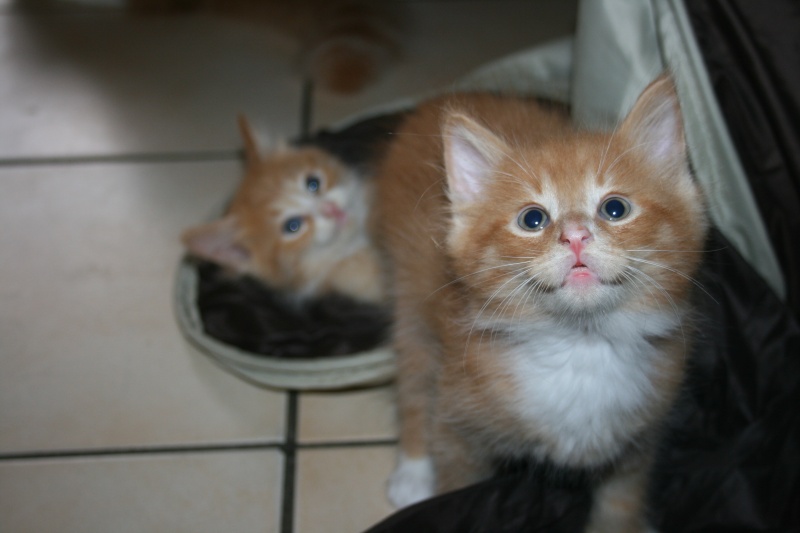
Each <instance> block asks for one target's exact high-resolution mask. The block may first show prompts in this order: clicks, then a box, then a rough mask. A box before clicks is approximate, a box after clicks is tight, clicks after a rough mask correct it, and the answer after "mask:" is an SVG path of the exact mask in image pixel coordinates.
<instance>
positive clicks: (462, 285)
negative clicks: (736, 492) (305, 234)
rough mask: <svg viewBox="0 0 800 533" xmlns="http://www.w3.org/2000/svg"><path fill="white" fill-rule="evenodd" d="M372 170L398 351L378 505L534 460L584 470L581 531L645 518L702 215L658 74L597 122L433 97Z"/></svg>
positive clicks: (665, 82)
mask: <svg viewBox="0 0 800 533" xmlns="http://www.w3.org/2000/svg"><path fill="white" fill-rule="evenodd" d="M377 178H378V180H377V181H378V193H377V196H376V201H377V204H376V208H375V209H374V213H373V216H374V225H375V226H376V227H377V229H378V235H379V239H380V240H376V242H380V244H381V246H384V247H385V251H386V255H387V258H388V261H387V264H388V265H389V266H390V267H391V272H390V277H389V285H390V286H391V287H392V291H393V295H392V297H393V301H394V313H395V331H394V340H393V344H394V348H395V351H396V352H397V356H398V381H397V389H398V410H399V421H400V454H399V458H398V465H397V468H396V470H395V472H394V473H393V474H392V476H391V478H390V480H389V486H388V490H389V498H390V500H391V501H392V502H393V503H394V504H395V505H397V506H404V505H409V504H411V503H413V502H415V501H418V500H421V499H423V498H427V497H429V496H431V495H433V494H437V493H442V492H445V491H450V490H454V489H457V488H460V487H464V486H466V485H469V484H472V483H474V482H477V481H479V480H481V479H484V478H487V477H488V476H490V475H491V474H492V471H493V465H495V464H497V462H498V461H500V462H502V461H514V460H523V461H525V460H533V461H534V462H541V463H544V464H548V465H553V466H555V467H556V468H557V469H558V468H563V469H568V470H570V471H579V472H588V473H589V474H590V476H589V477H590V479H592V480H593V494H594V503H593V508H592V511H591V514H590V517H589V523H588V525H587V528H586V531H589V532H593V533H594V532H605V533H626V532H637V533H638V532H643V531H646V530H647V528H648V525H647V519H646V509H645V493H646V489H647V483H648V470H649V467H650V463H651V462H652V458H653V453H654V450H655V447H656V443H657V442H658V439H659V431H660V428H661V426H662V422H663V421H664V420H665V418H666V415H667V412H668V411H669V409H670V407H671V405H672V404H673V401H674V400H675V398H676V395H677V393H678V390H679V387H680V385H681V382H682V377H683V373H684V367H685V365H686V357H687V354H688V353H689V344H690V333H691V330H692V324H691V318H690V316H691V308H690V293H691V292H692V291H691V289H692V285H693V280H692V275H693V274H694V273H695V271H696V269H697V267H698V263H699V258H700V256H701V254H700V253H699V252H700V251H701V250H702V247H703V245H704V240H705V236H706V231H707V228H708V221H707V218H706V211H705V207H704V202H703V200H702V196H701V192H700V190H699V188H698V186H697V185H696V183H695V182H694V180H693V177H692V176H691V174H690V171H689V166H688V163H687V154H686V146H685V143H684V136H683V129H682V119H681V116H680V109H679V104H678V99H677V96H676V93H675V89H674V86H673V83H672V81H671V80H670V79H669V78H668V77H662V78H660V79H658V80H656V81H655V82H654V83H653V84H651V85H650V86H649V87H648V88H647V89H646V90H645V91H644V92H643V93H642V95H641V96H640V97H639V99H638V101H637V102H636V104H635V105H634V107H633V109H632V110H631V112H630V113H629V115H628V116H627V118H626V119H625V120H624V121H623V122H622V123H621V124H620V125H619V127H618V128H617V129H616V130H615V131H614V132H612V133H599V132H588V131H580V130H577V129H575V128H574V127H573V126H572V125H571V124H570V122H569V120H568V117H567V116H566V115H565V114H563V113H561V112H558V111H556V110H550V109H545V108H543V107H541V106H540V105H537V104H536V103H535V102H533V101H531V100H523V99H517V98H504V97H497V96H491V95H485V94H474V95H452V96H447V97H443V98H440V99H437V100H435V101H432V102H430V103H428V104H424V105H422V106H421V107H419V108H418V110H417V111H416V112H414V113H413V114H412V115H411V116H410V118H408V119H407V120H406V122H405V123H404V124H403V125H402V126H401V127H400V128H399V130H398V133H397V134H396V136H395V141H394V142H393V144H392V145H391V146H390V148H389V151H388V152H387V156H386V158H385V159H384V161H383V163H382V165H381V167H380V169H379V172H378V174H377Z"/></svg>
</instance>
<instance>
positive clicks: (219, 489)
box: [0, 451, 282, 533]
mask: <svg viewBox="0 0 800 533" xmlns="http://www.w3.org/2000/svg"><path fill="white" fill-rule="evenodd" d="M281 465H282V460H281V456H280V454H279V453H278V452H273V451H258V452H254V451H249V452H225V453H204V454H193V455H192V454H187V455H164V456H142V457H114V458H102V459H92V460H84V459H66V460H47V461H44V460H41V461H30V462H28V461H20V462H4V463H0V531H8V532H25V531H31V532H36V533H48V532H53V533H56V532H58V533H62V532H66V531H80V532H82V533H94V532H96V533H108V532H111V531H113V532H114V533H126V532H131V533H140V532H142V531H154V532H155V531H169V532H174V533H178V532H187V533H189V532H191V533H203V532H207V533H219V532H222V531H224V532H226V533H235V532H242V533H254V532H263V533H277V532H278V531H279V524H280V501H281V499H280V489H281V477H282V472H281V470H282V466H281Z"/></svg>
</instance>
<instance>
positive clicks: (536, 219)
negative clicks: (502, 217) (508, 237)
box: [517, 207, 550, 231]
mask: <svg viewBox="0 0 800 533" xmlns="http://www.w3.org/2000/svg"><path fill="white" fill-rule="evenodd" d="M549 222H550V217H548V216H547V213H545V212H544V210H543V209H540V208H538V207H531V208H528V209H526V210H525V211H523V212H522V213H520V215H519V218H517V223H518V224H519V227H521V228H522V229H524V230H526V231H539V230H540V229H543V228H544V227H545V226H547V224H548V223H549Z"/></svg>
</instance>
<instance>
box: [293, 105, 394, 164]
mask: <svg viewBox="0 0 800 533" xmlns="http://www.w3.org/2000/svg"><path fill="white" fill-rule="evenodd" d="M403 117H404V113H402V112H398V113H393V114H387V115H377V116H375V117H372V118H369V119H365V120H362V121H359V122H356V123H354V124H351V125H350V126H348V127H346V128H343V129H339V130H330V129H323V130H319V131H316V132H314V133H313V134H312V135H309V136H307V137H303V138H301V139H298V140H297V141H295V142H293V143H292V144H293V145H295V146H316V147H318V148H321V149H323V150H325V151H327V152H329V153H331V154H334V155H335V156H337V157H338V158H339V159H340V160H341V161H342V162H344V163H345V164H346V165H350V166H352V167H356V168H360V169H362V170H365V171H368V170H369V167H370V165H371V163H373V162H375V161H377V160H378V159H379V157H380V155H381V153H382V151H383V149H384V148H385V147H386V145H387V144H386V143H387V142H388V141H390V140H391V138H392V135H393V132H394V130H395V128H396V126H397V125H398V124H399V123H400V121H402V119H403Z"/></svg>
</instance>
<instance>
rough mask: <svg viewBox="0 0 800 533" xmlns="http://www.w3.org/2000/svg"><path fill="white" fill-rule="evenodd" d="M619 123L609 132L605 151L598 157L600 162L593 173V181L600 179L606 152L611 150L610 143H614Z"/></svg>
mask: <svg viewBox="0 0 800 533" xmlns="http://www.w3.org/2000/svg"><path fill="white" fill-rule="evenodd" d="M620 124H622V123H621V122H618V123H617V124H616V125H615V126H614V130H613V131H612V132H611V135H609V136H608V143H607V144H606V149H605V150H603V155H602V156H600V162H599V163H598V164H597V170H596V171H595V179H598V178H600V171H601V170H602V169H603V163H605V161H606V157H608V151H609V150H610V149H611V143H613V142H614V135H616V134H617V130H618V129H619V126H620Z"/></svg>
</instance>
